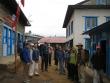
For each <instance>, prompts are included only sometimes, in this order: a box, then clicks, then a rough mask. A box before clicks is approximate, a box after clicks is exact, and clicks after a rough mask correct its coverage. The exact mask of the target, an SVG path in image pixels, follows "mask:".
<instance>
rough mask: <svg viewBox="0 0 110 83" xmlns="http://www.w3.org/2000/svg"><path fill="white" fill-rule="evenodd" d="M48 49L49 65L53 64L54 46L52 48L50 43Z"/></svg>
mask: <svg viewBox="0 0 110 83" xmlns="http://www.w3.org/2000/svg"><path fill="white" fill-rule="evenodd" d="M48 49H49V66H51V59H52V52H53V48H52V46H50V45H49V48H48Z"/></svg>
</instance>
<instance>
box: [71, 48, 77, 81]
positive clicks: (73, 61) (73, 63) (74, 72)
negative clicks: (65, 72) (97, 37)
mask: <svg viewBox="0 0 110 83" xmlns="http://www.w3.org/2000/svg"><path fill="white" fill-rule="evenodd" d="M69 63H70V79H71V80H73V81H78V70H77V51H76V49H75V48H74V47H72V49H71V52H70V61H69Z"/></svg>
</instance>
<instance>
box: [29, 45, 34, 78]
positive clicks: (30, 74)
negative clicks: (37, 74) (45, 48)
mask: <svg viewBox="0 0 110 83" xmlns="http://www.w3.org/2000/svg"><path fill="white" fill-rule="evenodd" d="M33 47H34V44H33V43H30V60H31V62H32V63H31V64H30V66H29V77H32V76H33V71H34V61H33Z"/></svg>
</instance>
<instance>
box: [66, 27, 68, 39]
mask: <svg viewBox="0 0 110 83" xmlns="http://www.w3.org/2000/svg"><path fill="white" fill-rule="evenodd" d="M66 37H68V28H66Z"/></svg>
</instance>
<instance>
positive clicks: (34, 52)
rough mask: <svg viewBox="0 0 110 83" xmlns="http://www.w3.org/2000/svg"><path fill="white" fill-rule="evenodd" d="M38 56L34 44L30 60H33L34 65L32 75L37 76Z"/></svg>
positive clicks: (37, 50)
mask: <svg viewBox="0 0 110 83" xmlns="http://www.w3.org/2000/svg"><path fill="white" fill-rule="evenodd" d="M39 56H40V52H39V49H38V45H37V44H35V45H34V49H33V54H32V58H33V63H34V68H33V69H34V70H33V73H34V74H35V75H37V76H39Z"/></svg>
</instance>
